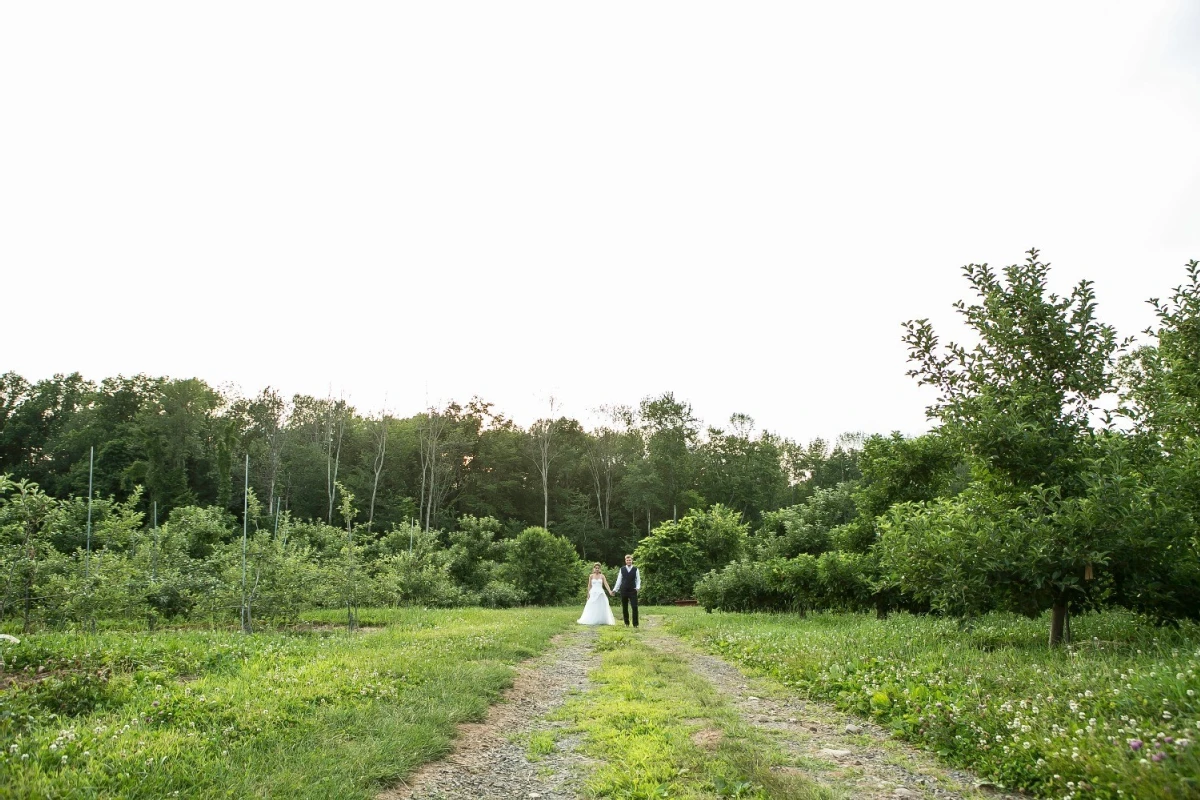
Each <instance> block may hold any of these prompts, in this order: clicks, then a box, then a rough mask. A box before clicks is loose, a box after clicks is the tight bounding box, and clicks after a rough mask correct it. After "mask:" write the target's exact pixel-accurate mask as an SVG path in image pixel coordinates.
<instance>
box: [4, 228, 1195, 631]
mask: <svg viewBox="0 0 1200 800" xmlns="http://www.w3.org/2000/svg"><path fill="white" fill-rule="evenodd" d="M964 272H965V275H966V278H967V281H968V283H969V286H970V289H971V292H972V294H973V297H972V299H971V300H970V301H969V302H968V301H962V302H960V303H957V304H956V308H957V310H958V311H959V313H960V314H962V316H963V319H964V321H965V323H966V325H967V326H968V328H969V329H970V331H971V334H972V337H973V343H972V344H970V345H960V344H956V343H953V342H951V343H945V344H943V343H942V342H941V341H940V339H939V337H938V336H937V334H936V332H935V331H934V330H933V328H932V326H931V325H930V324H929V323H928V322H927V321H925V320H916V321H912V322H909V323H906V325H905V333H904V341H905V342H906V343H907V345H908V347H909V357H910V361H911V364H912V368H911V370H910V374H911V375H912V376H913V377H914V378H915V379H917V380H918V381H919V382H920V383H922V384H927V385H930V386H932V387H933V388H934V389H935V390H936V392H937V396H936V400H935V401H934V402H933V404H932V405H931V406H930V407H929V409H928V412H929V416H930V418H931V419H932V420H933V421H934V423H935V427H934V430H933V432H931V433H929V434H927V435H924V436H920V437H916V438H905V437H902V436H900V435H899V434H893V435H891V436H878V435H875V436H870V437H862V436H847V437H842V439H841V440H839V442H838V444H837V446H835V447H834V448H832V449H830V448H829V446H828V445H827V444H826V443H825V442H822V441H820V440H818V441H815V442H813V443H812V444H810V445H809V446H807V447H802V446H800V445H798V444H796V443H794V442H790V441H788V440H786V439H782V438H780V437H777V436H774V435H772V434H770V433H758V434H755V433H754V432H753V422H752V421H751V420H750V419H749V418H748V417H745V416H740V415H735V416H734V417H733V419H731V421H730V425H729V426H728V428H724V429H717V428H707V429H703V430H702V428H701V425H700V423H699V422H698V421H697V420H696V419H695V417H694V415H693V413H692V411H691V408H690V407H689V406H688V404H687V403H684V402H681V401H679V400H677V399H676V398H675V397H674V396H673V395H671V394H669V393H668V394H664V395H662V396H659V397H650V398H647V399H646V400H644V401H643V402H642V403H641V404H640V405H639V407H638V408H637V409H610V410H609V411H608V421H609V422H608V424H606V425H603V426H599V427H597V428H595V429H593V430H585V429H584V428H583V426H582V425H581V424H580V423H579V422H578V421H577V420H573V419H569V418H566V417H562V416H554V415H552V414H551V415H547V417H546V418H545V419H543V420H539V421H538V422H536V423H534V424H533V425H531V426H530V427H529V428H528V429H524V428H521V427H520V426H517V425H515V424H513V423H512V422H511V421H510V420H507V419H505V418H504V417H503V416H501V415H499V414H497V413H495V412H494V411H493V410H492V408H491V406H489V405H488V404H486V403H484V402H482V401H479V400H474V401H472V402H471V403H469V404H468V405H467V406H465V407H463V406H459V405H457V404H453V403H452V404H450V405H448V406H447V407H445V408H443V409H436V410H430V411H428V412H425V413H422V414H418V415H415V416H413V417H409V418H405V419H393V418H390V417H388V416H386V415H377V416H375V417H370V416H362V415H360V414H358V413H356V412H355V410H354V409H352V408H350V407H348V406H347V405H346V404H345V403H343V402H341V401H337V400H333V399H328V398H327V399H317V398H312V397H304V396H298V397H295V398H293V399H292V401H291V402H289V403H285V402H284V401H283V400H282V399H281V398H280V397H279V396H278V395H277V394H276V393H274V392H272V391H270V390H267V391H264V392H262V393H260V394H259V395H257V396H256V397H254V398H250V399H246V398H240V397H236V396H232V395H227V394H222V393H220V392H217V391H216V390H214V389H212V388H211V387H208V386H206V385H205V384H203V383H202V382H200V381H197V380H182V381H180V380H168V379H149V378H142V377H138V378H132V379H124V378H119V379H110V380H106V381H104V382H102V383H101V384H99V385H93V384H90V383H88V382H86V381H84V380H83V379H81V378H79V377H78V376H70V377H56V378H54V379H51V380H46V381H40V382H38V383H35V384H29V383H28V382H26V381H24V380H22V379H21V378H20V377H19V376H16V375H12V374H9V375H6V376H4V377H3V379H2V385H0V458H2V459H3V461H2V462H0V472H6V473H9V476H8V477H7V478H5V479H4V480H3V481H0V545H2V547H3V550H2V552H0V569H2V570H3V573H4V574H3V576H2V577H0V579H2V580H3V581H4V584H3V587H0V588H2V589H3V597H2V598H0V604H2V605H0V618H2V617H3V616H4V615H6V614H7V615H9V616H12V615H13V614H15V613H17V611H18V609H19V611H20V614H21V615H22V616H23V617H24V618H25V619H27V620H28V619H30V617H31V616H34V617H36V616H37V614H39V613H40V614H43V615H44V618H45V619H46V620H47V621H70V620H73V619H74V620H77V619H81V618H82V617H80V616H79V614H81V613H83V612H82V609H85V608H90V609H92V611H90V612H88V613H92V614H96V613H103V614H111V615H117V616H121V615H125V616H129V615H135V616H136V615H145V616H147V617H148V618H149V619H150V620H151V621H155V620H157V619H159V618H163V617H173V616H180V615H186V616H195V615H197V614H209V615H212V616H214V617H215V616H217V615H218V614H224V615H229V614H234V615H236V614H237V613H239V610H240V613H241V614H242V615H243V617H245V616H246V615H248V614H252V613H254V609H255V608H257V609H258V611H259V613H262V614H265V615H266V616H274V617H279V618H288V617H294V615H295V613H296V610H297V609H299V608H300V607H302V606H305V605H308V606H312V605H317V606H331V605H345V606H346V609H347V618H348V620H349V621H350V622H353V618H354V610H355V608H356V607H357V605H359V604H363V603H368V602H369V603H383V604H403V603H423V604H427V605H457V604H474V603H479V604H485V605H495V606H502V605H513V604H519V603H550V602H562V601H563V600H565V599H569V598H571V597H574V596H575V594H576V593H577V592H578V591H579V590H580V589H581V587H582V585H583V579H582V572H581V570H583V569H585V567H584V566H583V565H584V564H585V563H586V562H589V561H593V560H596V561H601V562H603V563H606V564H610V565H611V564H616V563H618V561H619V559H620V555H621V554H622V553H624V552H627V551H630V550H634V552H635V554H636V557H637V558H638V560H639V563H640V564H641V565H642V566H643V567H644V569H645V573H646V576H647V580H646V582H645V590H646V591H645V594H646V597H645V599H646V600H647V601H650V602H654V601H672V600H676V599H680V598H684V597H693V596H694V597H696V598H698V599H699V600H700V601H701V602H702V603H703V604H704V605H705V606H707V607H708V608H710V609H715V608H722V609H734V610H794V611H807V610H810V609H825V608H840V609H850V610H874V611H875V612H876V613H879V614H881V615H882V614H887V613H888V612H889V611H891V610H895V609H903V610H910V611H915V612H936V613H943V614H950V615H956V616H961V617H971V616H974V615H977V614H982V613H985V612H988V611H993V610H1006V611H1015V612H1019V613H1023V614H1028V615H1031V616H1035V615H1038V614H1042V613H1044V612H1046V611H1049V612H1050V622H1049V624H1050V641H1051V643H1052V644H1057V643H1059V642H1061V641H1063V640H1064V638H1065V637H1067V636H1069V625H1068V620H1069V614H1070V613H1071V612H1080V611H1086V610H1088V609H1094V608H1099V607H1104V606H1120V607H1125V608H1131V609H1134V610H1137V611H1140V612H1143V613H1146V614H1149V615H1152V616H1153V617H1154V618H1156V619H1158V620H1161V621H1170V620H1176V619H1181V618H1187V617H1192V618H1195V617H1197V616H1200V264H1198V263H1197V262H1191V263H1190V264H1189V265H1188V267H1187V270H1186V280H1185V282H1184V283H1183V284H1182V285H1181V286H1179V287H1178V288H1176V289H1175V290H1174V291H1173V292H1172V294H1171V295H1170V296H1169V297H1168V298H1167V299H1166V300H1163V301H1159V300H1153V301H1151V302H1152V303H1153V304H1154V307H1155V309H1156V312H1157V315H1158V321H1157V324H1156V325H1155V326H1154V327H1153V328H1152V329H1151V330H1149V331H1147V332H1146V337H1147V338H1146V340H1145V341H1144V342H1143V343H1142V344H1140V345H1136V346H1135V344H1134V343H1133V342H1132V340H1122V339H1119V338H1118V337H1117V334H1116V331H1115V330H1114V329H1113V328H1112V327H1111V326H1109V325H1106V324H1104V323H1102V322H1101V321H1100V320H1099V319H1098V317H1097V313H1096V303H1095V296H1094V292H1093V289H1092V286H1091V284H1090V283H1089V282H1086V281H1084V282H1081V283H1080V284H1079V285H1078V286H1076V287H1074V289H1073V290H1072V291H1071V293H1070V294H1069V295H1068V296H1066V297H1060V296H1057V295H1055V294H1053V293H1051V292H1049V290H1048V288H1047V279H1048V274H1049V271H1048V267H1047V266H1046V265H1045V264H1043V263H1042V262H1040V261H1039V260H1038V256H1037V253H1036V251H1031V253H1030V256H1029V258H1028V260H1026V261H1025V262H1024V263H1022V264H1016V265H1013V266H1010V267H1007V268H1005V269H1004V270H1002V271H1000V272H997V271H995V270H992V269H991V268H989V267H987V266H979V265H971V266H968V267H966V268H965V269H964ZM93 447H94V448H95V452H96V462H95V482H96V491H95V492H94V496H95V497H96V498H99V499H97V500H94V502H93V504H92V505H93V508H92V513H93V516H92V528H88V527H87V521H86V509H87V505H88V504H87V502H86V497H87V477H88V454H89V452H90V450H91V448H93ZM247 457H248V459H249V462H248V463H249V464H250V474H249V475H248V476H246V475H244V474H243V473H242V472H241V470H242V469H243V467H242V465H243V464H245V463H247V461H246V459H247ZM247 477H248V479H249V485H250V492H249V493H244V492H243V491H242V490H241V488H240V487H241V486H242V485H244V484H243V481H244V480H245V479H246V478H247ZM243 509H246V511H245V513H243ZM160 521H161V525H160V524H159V523H160ZM93 529H94V530H93ZM87 530H93V537H94V538H93V539H91V540H90V541H89V540H85V536H86V531H87ZM243 539H244V541H245V543H244V544H243ZM104 598H107V599H106V600H105V599H104ZM288 598H291V599H288ZM234 600H237V602H236V603H234ZM75 602H78V603H82V605H80V606H70V605H69V603H75ZM122 603H126V604H127V605H126V606H124V607H123V606H122V605H121V604H122Z"/></svg>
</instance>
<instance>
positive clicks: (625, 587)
mask: <svg viewBox="0 0 1200 800" xmlns="http://www.w3.org/2000/svg"><path fill="white" fill-rule="evenodd" d="M636 592H637V567H621V597H632V596H633V595H634V594H635V593H636Z"/></svg>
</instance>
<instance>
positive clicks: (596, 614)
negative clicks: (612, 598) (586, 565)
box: [579, 561, 617, 625]
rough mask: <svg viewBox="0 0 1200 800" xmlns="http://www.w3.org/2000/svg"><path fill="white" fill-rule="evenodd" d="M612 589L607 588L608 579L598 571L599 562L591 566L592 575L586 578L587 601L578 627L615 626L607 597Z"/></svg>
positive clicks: (615, 622)
mask: <svg viewBox="0 0 1200 800" xmlns="http://www.w3.org/2000/svg"><path fill="white" fill-rule="evenodd" d="M611 594H612V589H610V588H608V579H607V578H605V577H604V573H602V572H601V571H600V562H598V561H597V562H596V563H595V564H592V574H591V575H589V576H588V599H587V604H586V605H584V607H583V616H582V617H580V618H579V624H580V625H616V624H617V620H616V619H615V618H613V613H612V609H611V608H609V607H608V597H607V596H606V595H611Z"/></svg>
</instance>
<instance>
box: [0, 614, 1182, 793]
mask: <svg viewBox="0 0 1200 800" xmlns="http://www.w3.org/2000/svg"><path fill="white" fill-rule="evenodd" d="M647 612H648V616H650V615H657V619H662V620H663V622H662V623H660V624H656V625H655V626H654V628H653V629H652V630H650V631H643V632H641V634H636V633H634V634H631V632H628V631H625V630H624V629H617V630H612V631H600V632H599V633H600V635H599V636H598V637H594V638H592V639H587V640H586V641H587V642H591V643H590V644H586V647H585V648H584V649H583V650H582V651H581V652H586V653H589V654H590V655H588V656H586V658H584V661H583V662H582V663H586V664H592V666H589V667H588V669H589V670H591V680H592V689H591V690H590V691H588V692H587V693H585V694H580V695H577V696H574V697H572V698H571V699H569V701H568V702H567V703H566V705H565V706H563V708H562V709H561V710H560V711H559V712H557V714H558V718H559V719H561V720H563V721H564V722H565V724H567V725H568V726H569V730H572V731H574V732H575V734H576V735H579V736H582V740H583V742H584V744H583V747H584V752H585V753H586V754H587V755H589V756H591V758H592V759H594V760H593V761H588V762H586V766H585V767H584V768H585V769H586V771H587V774H586V775H583V776H581V777H582V778H583V780H582V782H580V783H579V784H578V785H579V786H581V787H585V788H584V792H585V793H586V794H587V795H588V796H594V797H659V796H676V795H678V796H681V797H697V798H699V797H709V796H734V795H733V794H730V793H733V792H736V793H737V794H736V796H745V797H789V796H791V797H825V796H836V795H837V792H836V791H832V790H827V789H826V788H822V786H821V785H818V784H820V783H821V781H822V780H825V779H824V778H822V777H821V775H820V774H819V770H818V772H817V773H812V774H810V775H802V774H799V773H798V772H796V771H795V770H793V771H792V773H788V774H787V775H785V774H784V773H782V772H781V771H780V765H785V764H788V763H791V764H793V765H794V764H796V763H803V762H794V761H793V762H788V761H787V760H786V759H785V758H784V756H783V755H782V753H781V751H780V750H779V749H778V745H777V742H776V740H775V739H772V738H771V737H770V736H764V735H762V732H761V731H756V730H755V729H754V728H753V726H748V725H747V724H746V720H745V719H744V718H742V717H740V716H739V715H738V714H737V713H734V710H733V709H732V706H731V705H730V704H729V703H728V702H727V701H726V699H725V698H724V696H723V692H722V691H721V689H720V687H717V689H716V691H715V692H714V687H713V686H712V685H709V683H708V682H707V681H708V680H709V679H710V677H711V676H710V677H709V678H706V677H704V676H702V675H700V674H698V673H696V672H695V671H694V667H695V664H694V663H693V665H692V668H689V667H688V666H687V664H686V663H685V660H684V659H683V658H682V657H681V654H680V653H679V652H676V651H675V650H673V649H672V647H673V646H672V645H671V644H670V642H671V641H677V640H675V639H674V636H672V634H674V635H678V636H680V637H683V638H684V639H685V640H688V641H690V642H691V643H693V644H694V645H696V646H698V647H700V648H701V649H702V650H705V651H707V652H709V653H712V654H715V655H719V656H720V657H722V658H724V659H725V660H727V661H729V662H732V663H735V664H739V665H741V666H743V667H744V668H747V669H749V670H750V671H751V672H757V673H759V674H761V675H764V676H765V678H766V679H768V680H769V681H770V682H772V685H774V686H776V687H777V690H778V692H779V693H780V694H781V695H785V696H792V697H796V696H799V697H802V698H808V699H812V700H819V701H825V702H827V703H829V704H830V705H833V706H836V707H838V708H840V709H842V710H843V711H846V712H849V713H851V714H857V715H860V716H862V717H865V718H869V719H872V720H874V721H875V722H877V723H879V724H880V725H883V726H884V727H885V728H887V729H889V730H890V731H892V733H893V734H894V735H895V736H896V737H897V738H899V739H901V740H904V741H906V742H908V743H911V744H913V745H915V746H917V747H919V748H922V749H924V750H927V751H929V752H931V753H935V754H936V755H937V756H938V757H939V759H940V760H941V761H942V762H943V763H945V764H948V765H952V766H956V767H959V768H963V769H967V770H970V771H972V772H974V773H975V774H977V775H978V776H980V777H981V778H983V779H986V780H987V781H990V782H992V783H994V784H997V785H1000V786H1003V787H1005V788H1007V789H1010V790H1011V789H1021V790H1024V791H1025V792H1027V793H1028V794H1031V795H1035V796H1039V797H1054V798H1062V797H1069V798H1081V797H1103V798H1117V797H1128V798H1138V799H1139V800H1141V799H1142V798H1146V799H1147V800H1149V799H1152V798H1186V797H1196V796H1200V783H1198V782H1197V781H1198V779H1200V759H1198V751H1197V749H1196V747H1195V746H1194V745H1193V744H1192V742H1193V741H1194V740H1195V739H1196V738H1198V737H1200V702H1197V692H1200V676H1198V675H1197V672H1198V671H1200V630H1198V629H1197V627H1195V626H1188V625H1185V626H1181V627H1176V628H1159V627H1155V626H1152V625H1150V624H1149V623H1147V622H1146V621H1145V620H1143V619H1141V618H1138V617H1135V616H1133V615H1129V614H1125V613H1116V612H1110V613H1104V614H1097V615H1089V616H1084V617H1080V618H1077V619H1075V620H1074V621H1073V628H1074V635H1075V644H1073V645H1071V646H1069V647H1065V648H1061V649H1059V650H1055V651H1052V650H1050V649H1048V648H1047V647H1046V643H1045V641H1044V635H1045V629H1046V626H1045V620H1027V619H1024V618H1020V617H1012V616H1007V615H989V616H985V617H981V618H978V619H976V620H974V621H973V622H971V623H970V624H962V623H959V622H957V621H953V620H944V619H939V618H934V617H913V616H907V615H894V616H893V617H891V618H890V619H887V620H884V621H880V620H876V619H875V618H874V617H873V616H868V615H855V614H813V615H809V616H807V617H800V616H795V615H765V614H721V613H717V614H705V613H703V612H702V611H699V610H697V609H675V608H666V609H647ZM577 613H578V611H577V609H576V608H573V607H572V608H549V609H526V610H507V611H484V610H479V609H469V610H462V609H459V610H444V611H426V610H421V609H403V610H366V611H363V612H362V613H361V622H362V624H363V625H364V628H363V629H362V630H360V631H359V632H357V633H355V634H353V635H350V634H347V633H346V632H345V630H344V629H343V628H341V627H339V626H338V625H337V624H336V623H337V622H338V621H339V619H340V616H341V615H340V613H339V612H328V613H319V614H310V615H308V616H307V618H306V621H305V623H304V624H303V625H301V626H299V627H297V628H294V629H288V630H279V631H271V632H263V633H257V634H254V635H251V636H244V635H242V634H240V633H238V632H236V631H232V630H215V631H214V630H201V629H180V630H165V631H158V632H154V633H147V632H134V631H128V630H102V631H101V632H99V633H96V634H91V635H85V634H80V633H58V632H48V633H37V634H33V635H30V636H28V637H23V640H22V641H21V643H20V644H13V643H11V642H7V641H5V642H2V643H0V648H2V649H0V655H2V656H3V661H4V671H3V676H2V677H0V687H2V688H0V797H42V796H58V797H85V798H86V797H114V796H118V797H131V798H159V797H171V796H181V797H214V798H215V797H245V796H264V797H266V796H289V797H312V798H318V797H320V798H324V797H345V798H367V797H373V796H375V795H376V794H378V793H379V792H380V791H381V790H382V789H384V788H386V787H388V786H392V785H394V784H395V783H396V782H397V781H398V780H399V779H401V778H403V777H404V776H406V775H408V774H409V773H410V772H411V771H412V770H413V769H414V768H415V767H416V766H417V765H419V764H421V763H424V762H427V761H430V760H434V759H437V758H440V757H441V756H443V755H445V754H446V753H447V752H449V749H450V746H451V741H452V739H453V736H454V730H455V725H456V724H458V723H461V722H467V721H478V720H481V719H482V718H483V716H484V714H485V712H486V709H487V706H488V705H489V703H492V702H494V701H495V700H496V699H497V698H498V697H499V696H500V693H501V692H502V691H503V690H504V689H505V688H506V687H507V686H508V685H509V684H510V683H511V681H512V676H513V669H512V665H514V664H516V663H517V662H520V661H523V660H525V659H528V658H530V657H531V656H534V655H537V654H539V653H542V652H544V651H546V650H547V649H548V648H551V647H552V644H551V639H552V637H554V635H555V634H557V633H559V632H562V631H564V630H576V631H578V630H579V629H578V628H577V627H576V626H574V625H573V624H572V623H573V620H574V618H575V616H576V615H577ZM658 631H661V632H658ZM579 633H580V634H581V635H582V633H584V632H579ZM576 638H577V637H576ZM588 659H593V660H594V663H593V661H589V660H588ZM743 688H744V687H743ZM539 730H541V729H539ZM705 731H707V732H710V733H712V735H713V736H715V737H718V738H719V740H720V741H721V742H722V743H721V744H720V745H718V746H717V748H716V749H715V750H711V751H707V752H706V751H704V749H703V748H702V747H701V748H699V749H697V748H698V746H697V745H696V742H695V738H694V737H696V736H697V735H698V732H705ZM558 735H559V734H553V735H551V734H549V733H546V732H544V731H543V732H539V733H537V734H536V735H533V734H530V738H529V740H528V742H527V743H526V744H525V745H524V746H526V747H527V748H528V752H529V754H530V755H531V758H536V757H538V756H539V755H540V754H543V753H546V752H550V751H553V750H554V749H555V746H556V745H555V736H558ZM781 775H783V776H784V777H781ZM826 777H827V776H826ZM785 778H786V780H785ZM814 781H815V782H814ZM834 788H835V789H836V787H834ZM663 792H666V793H667V794H663Z"/></svg>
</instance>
